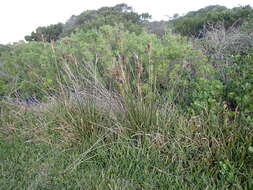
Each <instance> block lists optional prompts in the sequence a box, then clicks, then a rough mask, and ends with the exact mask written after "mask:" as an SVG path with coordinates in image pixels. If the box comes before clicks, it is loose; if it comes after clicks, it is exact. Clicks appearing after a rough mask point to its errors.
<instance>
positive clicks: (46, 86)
mask: <svg viewBox="0 0 253 190" xmlns="http://www.w3.org/2000/svg"><path fill="white" fill-rule="evenodd" d="M1 61H2V64H1V65H0V67H1V71H2V75H0V82H1V85H0V94H1V95H2V96H22V97H26V96H32V95H35V96H37V97H42V96H44V95H45V93H46V92H50V90H51V89H54V88H56V75H55V73H56V67H57V66H56V60H55V56H54V54H53V52H52V50H51V46H50V44H47V43H42V42H31V43H28V44H26V43H20V44H16V45H13V46H10V49H9V51H6V52H4V53H3V54H2V56H1ZM46 94H47V93H46Z"/></svg>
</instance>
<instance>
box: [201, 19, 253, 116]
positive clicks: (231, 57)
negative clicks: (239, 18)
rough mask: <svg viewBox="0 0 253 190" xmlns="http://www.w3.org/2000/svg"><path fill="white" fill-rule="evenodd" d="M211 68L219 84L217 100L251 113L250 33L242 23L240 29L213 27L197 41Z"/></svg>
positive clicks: (252, 46) (237, 109) (252, 37)
mask: <svg viewBox="0 0 253 190" xmlns="http://www.w3.org/2000/svg"><path fill="white" fill-rule="evenodd" d="M198 41H200V42H201V45H202V46H201V47H202V49H203V51H204V52H205V54H206V55H207V57H208V59H209V62H211V63H212V64H213V65H214V67H215V73H216V74H215V75H216V77H215V78H217V79H218V80H219V81H220V82H221V83H222V84H223V93H222V94H221V96H220V97H221V99H222V100H223V101H225V102H226V103H227V104H228V106H229V108H230V109H231V110H236V111H239V112H240V113H244V114H246V116H250V115H251V116H252V114H253V109H252V104H253V99H252V85H253V81H252V73H253V72H252V68H253V67H252V50H253V33H252V30H251V27H250V25H248V23H245V25H243V26H242V28H240V29H235V28H230V30H229V31H226V30H225V28H224V26H218V27H217V26H216V28H213V29H212V30H210V31H208V32H207V33H206V35H205V37H204V38H202V39H201V40H198Z"/></svg>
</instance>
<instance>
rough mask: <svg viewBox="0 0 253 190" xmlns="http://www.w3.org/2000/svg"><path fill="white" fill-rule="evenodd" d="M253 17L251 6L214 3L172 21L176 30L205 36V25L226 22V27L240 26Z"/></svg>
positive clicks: (181, 32) (189, 34)
mask: <svg viewBox="0 0 253 190" xmlns="http://www.w3.org/2000/svg"><path fill="white" fill-rule="evenodd" d="M252 19H253V10H252V8H251V7H250V6H243V7H235V8H233V9H227V8H226V7H223V6H219V5H214V6H208V7H206V8H202V9H200V10H198V11H192V12H189V13H187V14H186V15H185V16H181V17H178V18H176V19H174V20H172V21H171V22H172V23H173V25H174V30H175V32H177V33H180V34H182V35H185V36H189V37H203V35H204V33H205V31H204V29H205V27H208V25H213V24H217V23H224V26H225V28H226V29H228V28H229V27H231V26H240V25H241V24H242V23H244V22H246V21H249V20H252Z"/></svg>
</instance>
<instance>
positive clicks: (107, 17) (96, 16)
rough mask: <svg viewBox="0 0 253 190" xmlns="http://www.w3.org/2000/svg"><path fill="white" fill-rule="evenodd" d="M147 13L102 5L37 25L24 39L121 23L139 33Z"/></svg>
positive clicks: (53, 38) (54, 37)
mask: <svg viewBox="0 0 253 190" xmlns="http://www.w3.org/2000/svg"><path fill="white" fill-rule="evenodd" d="M150 18H151V16H150V15H149V14H148V13H143V14H138V13H136V12H134V11H133V9H132V7H129V6H128V5H126V4H118V5H115V6H114V7H102V8H100V9H98V10H87V11H84V12H82V13H81V14H80V15H78V16H74V15H73V16H72V17H70V19H69V20H68V21H67V22H66V23H65V24H62V23H58V24H52V25H49V26H46V27H38V28H37V29H36V31H35V32H32V33H31V35H27V36H25V40H26V41H43V42H51V41H56V40H58V39H59V38H61V37H64V36H69V35H70V34H71V33H73V32H77V31H78V30H86V31H88V30H91V29H99V28H100V27H101V26H103V25H110V26H116V25H120V24H121V25H123V26H124V27H125V29H127V30H128V31H131V32H136V33H141V32H142V30H143V26H144V23H146V22H147V20H148V19H150Z"/></svg>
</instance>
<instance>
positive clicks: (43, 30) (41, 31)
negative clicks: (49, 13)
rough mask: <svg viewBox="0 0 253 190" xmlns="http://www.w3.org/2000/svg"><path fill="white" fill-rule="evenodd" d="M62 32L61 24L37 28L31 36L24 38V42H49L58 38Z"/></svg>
mask: <svg viewBox="0 0 253 190" xmlns="http://www.w3.org/2000/svg"><path fill="white" fill-rule="evenodd" d="M62 32H63V24H62V23H58V24H51V25H49V26H46V27H38V28H37V29H36V31H35V32H32V33H31V35H30V36H29V35H27V36H25V40H26V41H42V42H51V41H56V40H58V39H59V38H60V34H61V33H62Z"/></svg>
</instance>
